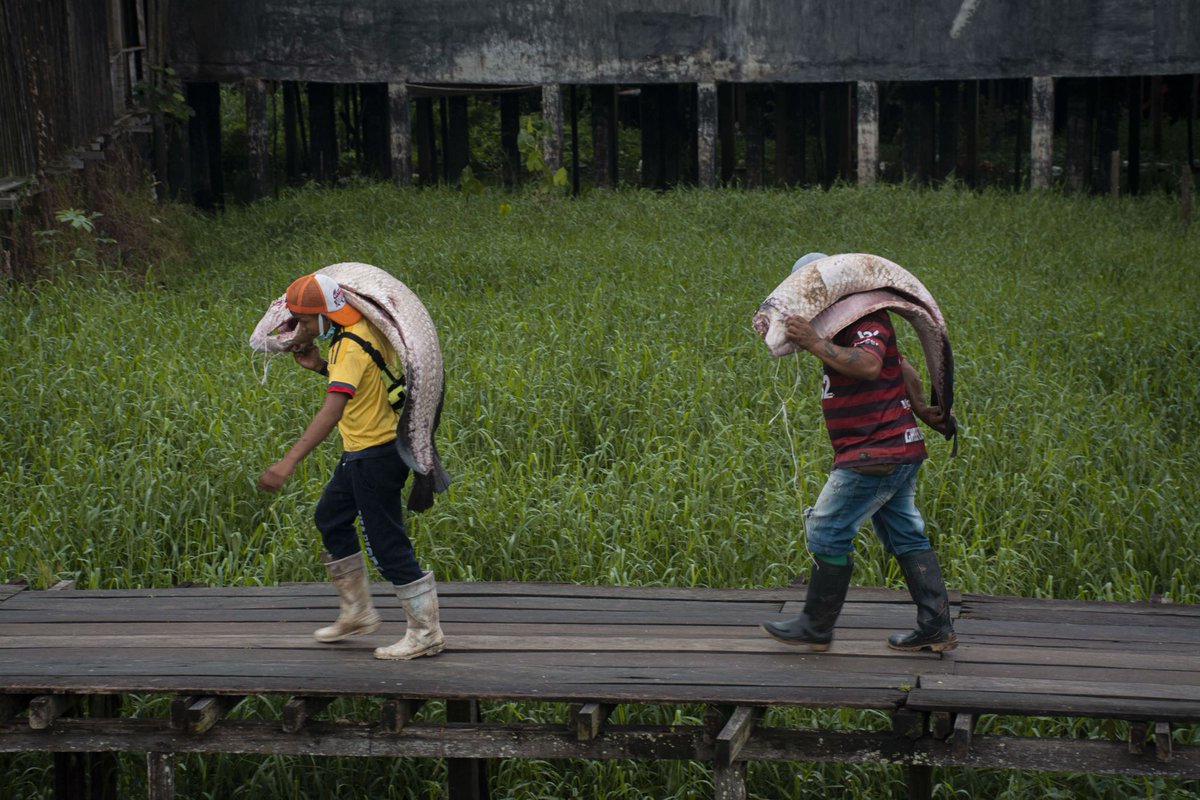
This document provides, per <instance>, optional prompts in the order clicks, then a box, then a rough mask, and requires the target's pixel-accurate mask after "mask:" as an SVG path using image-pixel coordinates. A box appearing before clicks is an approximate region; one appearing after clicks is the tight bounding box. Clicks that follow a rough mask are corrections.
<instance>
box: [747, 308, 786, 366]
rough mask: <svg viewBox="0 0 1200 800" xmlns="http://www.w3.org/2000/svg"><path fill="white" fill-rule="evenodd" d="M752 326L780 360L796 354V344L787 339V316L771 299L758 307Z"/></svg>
mask: <svg viewBox="0 0 1200 800" xmlns="http://www.w3.org/2000/svg"><path fill="white" fill-rule="evenodd" d="M751 325H753V327H754V332H755V333H757V334H758V335H759V336H760V337H762V340H763V343H764V344H766V346H767V349H768V350H770V351H771V355H773V356H775V357H776V358H778V357H779V356H786V355H787V354H788V353H794V352H796V349H797V346H796V343H795V342H793V341H791V340H790V339H788V337H787V315H786V314H785V313H784V312H783V310H782V309H781V308H780V307H779V306H778V305H777V304H776V303H774V302H772V300H771V298H767V299H766V300H765V301H763V303H762V305H760V306H759V307H758V311H757V312H756V313H755V314H754V320H753V321H752V322H751Z"/></svg>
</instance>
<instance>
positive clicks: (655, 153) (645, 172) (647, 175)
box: [638, 85, 666, 189]
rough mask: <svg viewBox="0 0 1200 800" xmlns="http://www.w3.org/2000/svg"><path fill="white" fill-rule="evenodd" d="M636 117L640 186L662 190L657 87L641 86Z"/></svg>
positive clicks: (661, 145) (659, 116) (664, 182)
mask: <svg viewBox="0 0 1200 800" xmlns="http://www.w3.org/2000/svg"><path fill="white" fill-rule="evenodd" d="M638 117H639V119H640V121H641V132H642V186H643V187H644V188H646V189H662V188H665V186H666V180H665V178H664V175H663V142H662V127H663V126H662V103H661V102H660V94H659V87H658V86H650V85H647V86H643V87H642V90H641V93H640V94H639V95H638Z"/></svg>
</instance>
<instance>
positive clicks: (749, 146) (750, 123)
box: [742, 83, 767, 189]
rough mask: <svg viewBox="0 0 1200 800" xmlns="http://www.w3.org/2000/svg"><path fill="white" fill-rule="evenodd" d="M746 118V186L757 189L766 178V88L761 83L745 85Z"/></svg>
mask: <svg viewBox="0 0 1200 800" xmlns="http://www.w3.org/2000/svg"><path fill="white" fill-rule="evenodd" d="M745 97H746V118H745V119H744V120H742V132H743V135H744V136H745V137H746V186H748V187H749V188H751V189H757V188H759V187H761V186H762V185H763V182H764V181H765V180H766V171H767V170H766V147H765V144H766V143H765V134H764V128H765V125H766V101H767V97H766V89H765V88H764V87H763V86H761V85H760V84H756V83H755V84H750V85H748V86H746V87H745Z"/></svg>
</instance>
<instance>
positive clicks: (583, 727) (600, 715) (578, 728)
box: [570, 703, 616, 742]
mask: <svg viewBox="0 0 1200 800" xmlns="http://www.w3.org/2000/svg"><path fill="white" fill-rule="evenodd" d="M614 708H616V706H615V705H613V704H612V703H579V704H575V705H572V706H571V711H570V719H571V722H570V725H571V728H572V729H573V730H574V731H575V738H576V739H578V740H579V741H581V742H586V741H589V740H591V739H595V738H596V737H597V736H599V735H600V730H601V729H602V728H603V727H604V723H605V722H606V721H607V720H608V717H609V715H610V714H612V712H613V709H614Z"/></svg>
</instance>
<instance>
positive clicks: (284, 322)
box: [250, 297, 312, 353]
mask: <svg viewBox="0 0 1200 800" xmlns="http://www.w3.org/2000/svg"><path fill="white" fill-rule="evenodd" d="M310 344H312V334H311V332H308V331H304V330H302V329H301V327H300V321H299V319H297V317H296V315H295V314H293V313H292V312H291V311H289V310H288V307H287V298H286V297H280V298H279V299H278V300H275V301H274V302H273V303H271V305H270V306H269V307H268V308H267V313H266V314H263V317H262V319H260V320H259V321H258V324H257V325H255V326H254V332H253V333H251V334H250V347H251V348H252V349H254V350H257V351H258V352H260V353H288V352H294V351H297V350H303V349H304V348H306V347H308V346H309V345H310Z"/></svg>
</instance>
